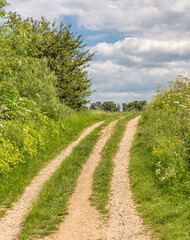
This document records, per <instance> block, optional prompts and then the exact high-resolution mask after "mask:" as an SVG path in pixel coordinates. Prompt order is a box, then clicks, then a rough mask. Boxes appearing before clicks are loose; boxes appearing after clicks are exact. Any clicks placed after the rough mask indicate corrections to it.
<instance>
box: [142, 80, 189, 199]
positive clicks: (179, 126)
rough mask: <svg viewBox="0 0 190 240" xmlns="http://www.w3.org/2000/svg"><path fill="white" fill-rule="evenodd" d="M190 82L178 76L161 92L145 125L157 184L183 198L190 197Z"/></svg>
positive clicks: (155, 99) (144, 119)
mask: <svg viewBox="0 0 190 240" xmlns="http://www.w3.org/2000/svg"><path fill="white" fill-rule="evenodd" d="M189 96H190V80H189V79H188V78H186V77H183V76H178V78H177V79H176V81H172V82H170V86H169V87H166V88H163V89H158V93H157V95H156V97H155V98H154V100H153V101H152V102H151V103H150V104H149V105H148V106H147V108H146V110H145V112H144V113H143V117H142V124H143V125H144V126H145V127H146V131H147V132H148V133H149V135H150V141H149V144H150V147H151V148H152V161H153V163H154V167H153V170H154V174H155V181H156V183H157V184H158V185H159V186H160V187H161V188H163V189H165V191H169V192H170V193H173V194H175V195H177V196H179V197H190V174H189V170H190V121H189V119H190V99H189Z"/></svg>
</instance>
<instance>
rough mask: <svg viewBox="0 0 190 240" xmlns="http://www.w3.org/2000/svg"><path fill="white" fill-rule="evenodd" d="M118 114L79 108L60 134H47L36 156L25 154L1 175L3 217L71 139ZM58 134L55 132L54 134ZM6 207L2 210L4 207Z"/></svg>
mask: <svg viewBox="0 0 190 240" xmlns="http://www.w3.org/2000/svg"><path fill="white" fill-rule="evenodd" d="M113 116H115V117H116V116H117V114H115V115H111V114H106V113H103V112H98V111H96V112H87V111H84V112H79V113H77V114H72V115H71V116H68V117H66V118H65V119H64V121H63V122H62V125H63V126H64V129H63V131H62V132H60V133H59V134H58V135H57V136H56V137H52V132H51V131H49V132H47V134H46V136H45V137H46V144H45V146H44V148H43V150H39V151H38V153H37V155H36V156H35V157H30V158H25V159H24V162H23V163H20V164H19V165H18V166H17V167H16V168H15V169H13V171H12V172H10V173H6V174H3V175H0V217H2V216H3V215H4V214H5V211H4V208H10V207H11V206H12V203H13V202H15V201H16V200H17V199H18V198H19V197H20V195H21V194H22V192H23V191H24V189H25V187H26V186H27V185H29V183H30V182H31V180H32V179H33V177H34V176H36V175H37V174H38V173H39V171H40V170H41V169H42V168H43V167H45V165H46V164H47V163H48V162H49V161H50V160H51V159H52V158H54V157H55V156H56V155H58V154H59V153H60V152H61V151H62V150H63V149H65V148H66V147H67V146H68V145H69V143H71V142H72V141H74V140H76V139H77V138H78V136H79V135H80V133H81V132H82V131H83V130H84V128H86V127H88V126H90V125H92V124H93V123H95V122H98V121H101V120H104V119H106V118H111V117H113ZM53 136H55V134H54V135H53ZM1 209H2V210H1Z"/></svg>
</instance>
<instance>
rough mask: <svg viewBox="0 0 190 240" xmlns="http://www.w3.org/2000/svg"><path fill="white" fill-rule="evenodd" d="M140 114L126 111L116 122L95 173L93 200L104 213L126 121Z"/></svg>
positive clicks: (105, 212) (106, 211)
mask: <svg viewBox="0 0 190 240" xmlns="http://www.w3.org/2000/svg"><path fill="white" fill-rule="evenodd" d="M138 115H139V113H136V112H129V113H125V115H124V116H123V118H121V119H120V120H119V121H118V123H117V124H116V126H115V128H114V132H113V134H112V136H111V137H110V139H108V141H107V143H106V145H105V147H104V150H103V151H102V153H101V156H102V159H101V161H100V163H99V165H98V166H97V168H96V170H95V173H94V182H93V194H92V197H91V201H92V204H93V205H95V206H96V207H97V209H99V210H100V212H101V213H102V214H107V213H108V210H107V209H106V205H107V203H108V200H109V193H110V183H111V178H112V173H113V167H114V163H113V161H112V159H113V157H114V156H115V154H116V153H117V151H118V148H119V143H120V141H121V139H122V137H123V134H124V131H125V129H126V123H127V122H128V121H129V120H131V119H133V118H134V117H136V116H138Z"/></svg>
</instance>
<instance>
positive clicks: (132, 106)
mask: <svg viewBox="0 0 190 240" xmlns="http://www.w3.org/2000/svg"><path fill="white" fill-rule="evenodd" d="M146 104H147V101H145V100H144V101H134V102H130V103H128V104H127V103H122V109H123V112H125V111H131V110H138V111H142V110H143V108H144V106H145V105H146Z"/></svg>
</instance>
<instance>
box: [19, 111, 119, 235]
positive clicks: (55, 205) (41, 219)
mask: <svg viewBox="0 0 190 240" xmlns="http://www.w3.org/2000/svg"><path fill="white" fill-rule="evenodd" d="M117 116H118V115H117ZM115 117H116V115H113V117H112V118H115ZM110 121H111V119H109V120H107V121H106V122H105V123H104V124H102V125H101V126H100V127H98V128H97V129H95V130H94V131H93V132H92V133H91V134H90V135H88V136H87V137H86V138H85V139H84V140H82V141H81V143H79V145H78V146H76V147H75V148H74V150H73V152H72V154H71V155H70V156H69V157H67V158H66V159H65V160H64V161H63V163H62V165H61V167H60V168H59V169H58V170H57V171H56V172H55V173H54V174H53V176H52V177H51V178H50V179H49V180H48V181H47V183H46V184H45V185H44V187H43V188H42V191H41V194H40V197H39V199H38V200H37V201H36V203H34V205H33V208H32V210H31V211H30V212H29V214H28V215H27V217H26V221H25V222H24V228H23V231H22V233H21V234H20V237H19V239H21V240H24V239H30V237H32V238H33V237H35V236H41V237H43V236H46V235H49V234H51V233H52V231H53V230H56V229H57V224H58V223H60V222H61V221H62V220H63V218H64V215H66V214H67V203H68V200H69V196H70V195H71V194H72V193H73V191H74V188H75V185H76V181H77V178H78V176H79V175H80V172H81V170H82V166H83V164H84V163H85V162H86V160H87V159H88V157H89V155H90V153H91V151H92V148H93V146H94V145H95V143H96V142H97V140H98V137H99V132H100V130H101V129H102V128H103V127H104V126H105V125H107V124H108V122H110Z"/></svg>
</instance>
